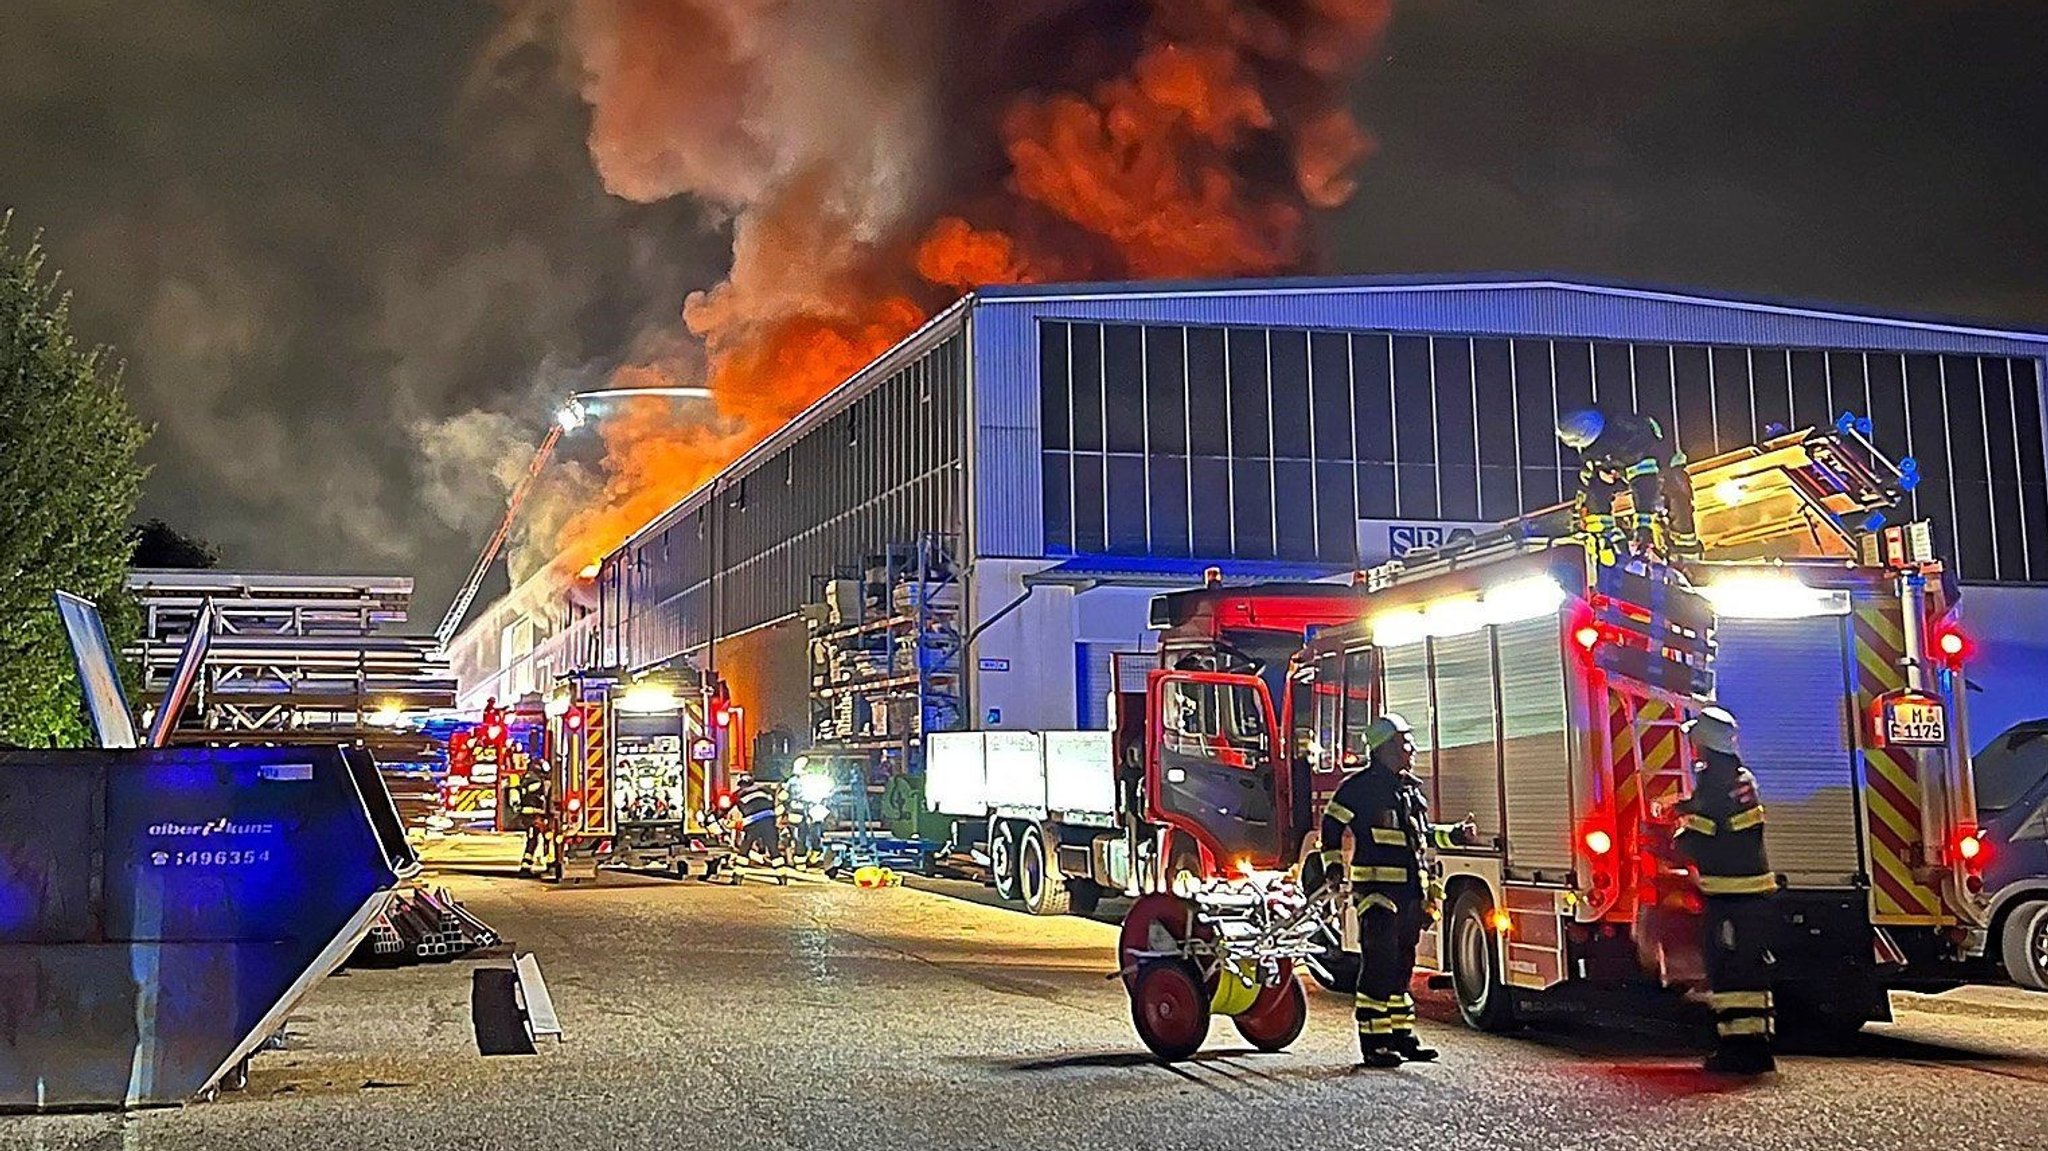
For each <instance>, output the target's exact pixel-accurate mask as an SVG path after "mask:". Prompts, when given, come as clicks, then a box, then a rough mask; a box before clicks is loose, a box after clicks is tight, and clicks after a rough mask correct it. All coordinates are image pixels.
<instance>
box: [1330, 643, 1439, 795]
mask: <svg viewBox="0 0 2048 1151" xmlns="http://www.w3.org/2000/svg"><path fill="white" fill-rule="evenodd" d="M1380 665H1381V667H1383V668H1384V669H1385V671H1386V677H1387V678H1386V684H1387V691H1386V710H1387V711H1390V712H1392V713H1394V714H1395V715H1398V716H1400V717H1401V718H1402V719H1405V720H1407V721H1408V722H1409V723H1410V724H1412V725H1414V727H1415V774H1416V775H1419V776H1421V777H1422V778H1423V779H1424V780H1427V779H1429V777H1430V773H1431V772H1432V771H1433V770H1434V767H1433V764H1432V759H1433V756H1432V752H1431V748H1432V746H1433V745H1432V744H1431V742H1430V737H1429V731H1430V718H1429V663H1428V652H1427V650H1426V649H1425V647H1424V645H1423V644H1421V643H1419V642H1418V643H1404V644H1398V645H1396V646H1393V647H1388V648H1383V649H1381V652H1380ZM1345 726H1346V727H1347V728H1349V729H1352V730H1351V731H1348V732H1347V734H1353V733H1361V732H1363V731H1364V730H1365V725H1364V724H1363V723H1357V722H1354V721H1352V720H1350V719H1348V718H1347V719H1346V720H1345ZM1350 750H1352V751H1354V752H1356V753H1358V755H1359V756H1360V757H1363V756H1364V755H1365V745H1364V744H1363V743H1362V742H1357V741H1354V746H1353V747H1351V748H1350Z"/></svg>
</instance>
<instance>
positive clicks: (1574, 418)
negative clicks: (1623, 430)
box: [1557, 408, 1607, 452]
mask: <svg viewBox="0 0 2048 1151" xmlns="http://www.w3.org/2000/svg"><path fill="white" fill-rule="evenodd" d="M1606 430H1607V417H1606V416H1603V415H1601V414H1600V413H1599V412H1597V411H1595V410H1593V409H1592V408H1581V409H1579V410H1578V411H1576V412H1566V413H1565V414H1564V415H1562V416H1559V417H1558V418H1557V438H1558V439H1560V440H1563V441H1564V445H1565V446H1566V447H1568V448H1570V449H1572V450H1573V451H1575V452H1583V451H1585V450H1586V449H1587V448H1590V447H1592V446H1593V441H1594V440H1597V439H1599V438H1600V433H1601V432H1603V431H1606Z"/></svg>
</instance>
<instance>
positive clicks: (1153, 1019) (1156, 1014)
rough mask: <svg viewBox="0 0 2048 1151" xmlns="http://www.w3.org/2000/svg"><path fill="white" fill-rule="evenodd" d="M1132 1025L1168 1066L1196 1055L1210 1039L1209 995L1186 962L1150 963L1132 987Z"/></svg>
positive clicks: (1161, 960)
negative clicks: (1204, 1041) (1204, 1042)
mask: <svg viewBox="0 0 2048 1151" xmlns="http://www.w3.org/2000/svg"><path fill="white" fill-rule="evenodd" d="M1131 1024H1132V1025H1133V1026H1135V1027H1136V1028H1137V1029H1138V1038H1139V1039H1140V1040H1142V1041H1143V1042H1144V1044H1145V1046H1146V1047H1147V1048H1148V1049H1149V1050H1150V1051H1151V1052H1152V1054H1154V1055H1157V1056H1158V1057H1159V1058H1161V1059H1163V1060H1165V1061H1166V1062H1168V1063H1178V1062H1180V1061H1181V1060H1183V1059H1186V1058H1187V1057H1188V1056H1190V1055H1193V1054H1194V1053H1195V1052H1196V1051H1199V1050H1200V1049H1201V1047H1202V1041H1203V1040H1204V1039H1207V1038H1208V1037H1209V993H1208V992H1207V991H1206V990H1205V989H1203V987H1202V981H1201V980H1200V979H1197V978H1196V977H1195V970H1194V966H1193V965H1192V964H1190V963H1188V962H1187V961H1186V960H1182V959H1154V960H1148V961H1147V962H1146V963H1145V965H1144V966H1143V967H1142V968H1140V969H1139V971H1138V979H1137V982H1136V983H1135V984H1134V985H1133V986H1132V988H1131Z"/></svg>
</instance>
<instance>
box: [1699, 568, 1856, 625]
mask: <svg viewBox="0 0 2048 1151" xmlns="http://www.w3.org/2000/svg"><path fill="white" fill-rule="evenodd" d="M1699 591H1700V594H1701V595H1703V596H1705V597H1706V599H1707V602H1708V603H1711V604H1713V605H1714V611H1715V613H1716V614H1718V615H1723V616H1727V617H1728V618H1730V619H1809V618H1812V617H1814V616H1824V615H1835V616H1840V615H1848V614H1849V593H1848V592H1846V591H1840V590H1833V589H1828V588H1812V587H1808V586H1806V585H1805V584H1804V583H1801V582H1800V581H1799V580H1798V579H1796V578H1794V577H1793V576H1789V575H1781V574H1776V573H1765V572H1744V573H1741V574H1738V575H1728V576H1723V577H1721V578H1720V579H1716V580H1714V581H1712V582H1711V583H1708V584H1707V585H1706V586H1704V587H1702V588H1700V589H1699Z"/></svg>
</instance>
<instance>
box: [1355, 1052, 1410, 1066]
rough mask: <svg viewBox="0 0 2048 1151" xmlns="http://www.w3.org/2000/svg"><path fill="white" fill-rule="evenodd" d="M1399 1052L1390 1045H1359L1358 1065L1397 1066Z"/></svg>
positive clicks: (1398, 1064) (1398, 1063) (1399, 1059)
mask: <svg viewBox="0 0 2048 1151" xmlns="http://www.w3.org/2000/svg"><path fill="white" fill-rule="evenodd" d="M1401 1062H1402V1060H1401V1053H1400V1052H1398V1051H1396V1050H1394V1049H1393V1048H1391V1047H1361V1048H1360V1049H1359V1052H1358V1065H1359V1066H1360V1067H1375V1068H1378V1067H1399V1066H1400V1065H1401Z"/></svg>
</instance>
